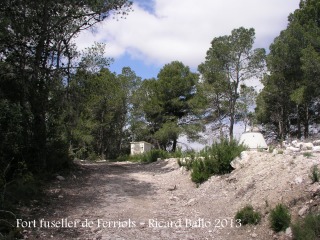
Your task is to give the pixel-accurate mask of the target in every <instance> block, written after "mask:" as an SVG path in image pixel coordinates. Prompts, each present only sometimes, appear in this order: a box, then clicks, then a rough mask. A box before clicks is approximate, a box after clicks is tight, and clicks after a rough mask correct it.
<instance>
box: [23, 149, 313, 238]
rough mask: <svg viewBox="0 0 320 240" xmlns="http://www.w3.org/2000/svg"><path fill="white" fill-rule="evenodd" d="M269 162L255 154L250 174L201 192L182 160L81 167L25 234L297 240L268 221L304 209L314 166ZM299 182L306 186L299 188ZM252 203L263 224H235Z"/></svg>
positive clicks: (238, 173)
mask: <svg viewBox="0 0 320 240" xmlns="http://www.w3.org/2000/svg"><path fill="white" fill-rule="evenodd" d="M270 159H272V158H271V154H268V153H253V157H252V161H251V163H249V164H248V167H247V168H245V169H237V170H235V171H233V172H232V173H231V174H228V175H225V176H214V177H212V178H211V179H210V180H209V181H208V182H206V183H204V184H202V185H201V186H200V187H198V188H197V187H196V186H195V184H194V183H192V182H191V180H190V173H189V172H186V171H185V170H183V169H180V168H179V166H178V165H177V162H176V160H175V159H168V160H164V161H158V162H155V163H152V164H134V163H128V162H122V163H99V164H83V163H82V164H80V165H79V168H78V169H77V170H76V171H74V172H73V174H71V175H70V176H68V177H67V178H66V180H64V181H59V180H56V181H55V182H53V183H52V185H51V186H50V187H49V190H48V193H47V194H48V196H47V198H46V202H44V203H42V207H39V208H36V209H33V211H31V212H30V217H29V219H27V220H31V219H33V218H35V216H36V218H35V219H36V224H35V225H36V227H34V228H30V229H28V228H26V230H25V236H28V238H29V239H49V238H50V239H81V240H82V239H103V240H104V239H110V240H111V239H112V240H114V239H119V240H120V239H126V240H127V239H128V240H131V239H217V240H219V239H232V240H233V239H239V240H240V239H241V240H243V239H260V240H263V239H266V240H269V239H274V238H277V239H290V238H287V237H286V236H281V235H280V238H279V236H278V235H276V236H275V235H274V233H273V232H272V231H271V230H270V229H269V227H268V218H267V214H268V211H269V208H270V207H271V206H273V205H275V204H276V203H277V202H279V201H281V202H284V203H288V204H290V203H291V202H292V201H293V200H294V201H295V202H294V206H292V207H293V208H294V207H296V210H299V206H300V205H301V204H303V203H304V201H306V199H307V198H308V196H309V195H308V194H306V191H305V190H306V188H307V186H309V185H310V183H309V182H308V180H307V174H308V173H307V171H306V170H305V169H307V167H305V168H303V167H302V166H303V165H302V164H300V160H299V159H300V158H295V161H296V162H297V163H296V164H294V163H292V161H291V162H290V161H289V160H288V159H285V160H284V159H283V157H282V158H281V156H279V157H278V156H273V159H272V162H270V161H271V160H270ZM303 160H304V159H302V158H301V161H303ZM313 161H319V159H318V158H316V159H314V160H313ZM259 162H260V164H259ZM309 165H310V166H311V163H310V164H309ZM267 166H269V168H268V167H267ZM272 166H275V167H274V168H273V167H272ZM280 167H281V168H280ZM308 167H309V166H308ZM271 168H272V169H271ZM276 169H278V171H281V172H282V174H283V175H285V176H281V177H280V175H279V176H278V178H279V181H277V176H275V170H276ZM298 169H299V171H300V172H297V170H298ZM284 173H286V174H284ZM290 174H292V176H291V175H290ZM300 176H302V182H299V183H295V182H294V181H295V179H296V178H297V177H300ZM277 182H278V183H279V185H278V183H277ZM284 198H285V199H284ZM248 203H252V204H253V206H254V207H255V208H256V209H258V210H260V211H261V212H262V213H263V215H264V217H263V219H262V222H261V223H260V224H259V225H257V226H241V227H240V226H239V224H238V223H237V222H236V221H235V220H234V219H233V218H234V216H235V213H236V211H237V210H239V209H240V208H241V207H243V206H244V205H246V204H248ZM300 203H301V204H300ZM299 204H300V205H299ZM24 220H26V219H24Z"/></svg>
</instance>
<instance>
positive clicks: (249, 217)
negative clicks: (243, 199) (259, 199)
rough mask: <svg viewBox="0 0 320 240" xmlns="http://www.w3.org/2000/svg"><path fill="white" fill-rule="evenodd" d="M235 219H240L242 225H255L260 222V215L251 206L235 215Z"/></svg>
mask: <svg viewBox="0 0 320 240" xmlns="http://www.w3.org/2000/svg"><path fill="white" fill-rule="evenodd" d="M235 219H240V220H241V224H242V225H246V224H254V225H257V224H258V223H259V222H260V221H261V213H259V212H256V211H255V210H254V209H253V207H252V205H247V206H245V207H244V208H242V209H240V210H239V211H238V212H237V213H236V216H235Z"/></svg>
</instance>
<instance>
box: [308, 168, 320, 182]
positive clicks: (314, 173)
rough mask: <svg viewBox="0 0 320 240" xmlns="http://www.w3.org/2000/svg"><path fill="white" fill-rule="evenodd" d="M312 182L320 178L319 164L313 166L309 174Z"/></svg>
mask: <svg viewBox="0 0 320 240" xmlns="http://www.w3.org/2000/svg"><path fill="white" fill-rule="evenodd" d="M309 177H310V179H311V181H312V183H315V182H319V180H320V171H319V168H318V166H317V165H313V166H312V167H311V173H310V175H309Z"/></svg>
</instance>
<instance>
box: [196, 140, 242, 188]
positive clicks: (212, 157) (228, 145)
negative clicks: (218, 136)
mask: <svg viewBox="0 0 320 240" xmlns="http://www.w3.org/2000/svg"><path fill="white" fill-rule="evenodd" d="M245 149H246V147H245V146H244V145H242V144H238V142H237V141H235V140H231V141H229V140H228V139H222V140H221V142H219V143H214V144H212V146H211V147H206V148H204V149H203V150H202V151H200V154H199V155H200V156H201V157H202V158H203V159H196V160H195V161H193V163H192V173H191V179H192V181H194V182H196V183H203V182H205V181H206V180H208V178H209V177H211V176H212V175H214V174H226V173H230V172H231V171H232V170H233V168H232V166H231V165H230V163H231V161H232V160H233V159H235V158H236V157H237V156H240V154H241V152H242V151H244V150H245Z"/></svg>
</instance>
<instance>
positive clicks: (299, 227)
mask: <svg viewBox="0 0 320 240" xmlns="http://www.w3.org/2000/svg"><path fill="white" fill-rule="evenodd" d="M292 233H293V238H294V239H295V240H317V239H319V236H320V214H308V215H307V216H306V217H305V218H304V219H301V220H299V221H298V222H297V223H295V224H292Z"/></svg>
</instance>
